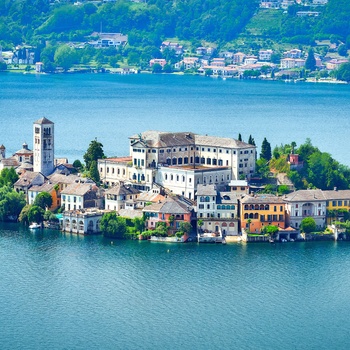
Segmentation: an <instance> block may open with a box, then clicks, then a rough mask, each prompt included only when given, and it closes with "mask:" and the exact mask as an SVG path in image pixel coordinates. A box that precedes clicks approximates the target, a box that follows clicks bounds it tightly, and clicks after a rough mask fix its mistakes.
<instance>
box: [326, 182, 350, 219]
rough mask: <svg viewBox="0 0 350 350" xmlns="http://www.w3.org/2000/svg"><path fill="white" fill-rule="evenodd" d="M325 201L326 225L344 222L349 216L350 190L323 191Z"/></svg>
mask: <svg viewBox="0 0 350 350" xmlns="http://www.w3.org/2000/svg"><path fill="white" fill-rule="evenodd" d="M323 195H324V196H325V198H326V201H327V223H328V224H331V223H332V222H333V221H346V220H348V219H349V216H350V190H340V191H338V190H337V188H334V190H329V191H323Z"/></svg>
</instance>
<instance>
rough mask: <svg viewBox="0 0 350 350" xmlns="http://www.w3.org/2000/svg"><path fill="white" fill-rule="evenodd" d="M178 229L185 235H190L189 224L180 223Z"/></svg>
mask: <svg viewBox="0 0 350 350" xmlns="http://www.w3.org/2000/svg"><path fill="white" fill-rule="evenodd" d="M179 228H180V231H182V232H184V233H187V234H190V233H191V231H192V226H191V224H190V223H189V222H186V221H183V222H180V225H179Z"/></svg>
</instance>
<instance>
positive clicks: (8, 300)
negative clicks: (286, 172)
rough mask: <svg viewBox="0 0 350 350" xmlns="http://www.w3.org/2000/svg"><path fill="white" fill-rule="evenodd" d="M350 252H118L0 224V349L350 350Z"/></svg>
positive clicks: (128, 247)
mask: <svg viewBox="0 0 350 350" xmlns="http://www.w3.org/2000/svg"><path fill="white" fill-rule="evenodd" d="M349 249H350V247H349V243H348V242H336V243H333V242H315V243H286V244H275V245H271V244H250V245H246V244H235V245H226V246H223V245H205V244H203V245H198V244H195V243H189V244H182V245H181V244H179V245H176V244H173V245H172V244H163V243H151V242H144V241H142V242H134V241H111V240H107V239H104V238H103V237H101V236H99V237H78V236H74V235H70V234H66V235H65V234H62V233H60V232H58V231H57V232H55V231H49V230H44V231H42V232H37V233H33V232H30V231H28V230H25V229H23V228H21V227H19V226H17V225H15V224H1V225H0V265H1V270H0V271H1V272H0V278H1V288H0V310H1V311H0V324H1V330H0V344H1V348H2V349H11V350H12V349H348V348H349V346H350V339H349V336H348V330H347V323H348V317H349V313H350V303H349V297H350V275H349V273H348V269H347V266H348V265H349V264H350V254H349Z"/></svg>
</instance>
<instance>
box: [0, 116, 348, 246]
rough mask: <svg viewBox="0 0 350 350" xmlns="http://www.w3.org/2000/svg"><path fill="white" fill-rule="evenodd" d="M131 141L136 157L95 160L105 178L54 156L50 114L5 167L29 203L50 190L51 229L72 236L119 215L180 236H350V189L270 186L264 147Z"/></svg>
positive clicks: (207, 140)
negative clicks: (260, 173)
mask: <svg viewBox="0 0 350 350" xmlns="http://www.w3.org/2000/svg"><path fill="white" fill-rule="evenodd" d="M95 142H96V141H95ZM125 142H129V147H130V152H129V154H128V155H126V156H124V157H112V158H102V159H98V160H97V161H96V165H97V171H98V177H99V179H100V181H99V183H97V182H95V181H93V180H91V179H90V178H88V177H84V176H82V174H80V173H79V169H76V168H75V167H74V166H73V165H72V164H70V163H68V159H65V158H63V159H62V158H60V159H57V158H55V133H54V123H53V122H52V121H50V120H48V119H47V118H41V119H39V120H37V121H35V122H34V124H33V150H31V149H30V148H29V147H28V145H27V144H26V143H24V144H23V147H22V149H20V150H19V151H17V152H16V153H15V154H13V155H12V156H10V157H6V148H5V146H4V145H1V146H0V171H3V169H12V171H13V169H15V171H16V173H17V175H18V177H19V178H18V180H17V181H16V182H14V184H13V188H14V190H15V191H16V192H17V193H23V194H24V196H25V200H26V202H27V205H33V204H34V203H36V199H37V198H39V197H40V196H42V194H46V195H48V194H49V196H50V197H51V200H50V207H49V208H48V207H46V208H45V209H46V211H50V212H52V213H57V214H55V215H53V217H54V218H55V220H51V218H52V215H51V216H50V219H48V220H46V222H45V223H44V224H45V227H55V228H59V229H61V230H62V231H64V232H68V233H72V234H98V233H101V231H103V228H101V222H102V221H103V218H104V217H105V216H106V215H110V214H111V213H112V214H113V215H115V216H116V217H119V218H125V220H127V221H129V222H131V221H132V220H138V223H141V225H140V224H139V225H138V227H137V230H136V231H135V234H134V235H133V236H132V238H133V239H136V238H137V239H149V240H153V241H165V242H181V243H182V242H186V241H198V242H216V243H228V242H239V241H246V242H252V241H256V242H258V241H270V242H277V241H279V242H287V241H297V240H305V239H313V238H314V236H318V237H323V238H324V237H328V238H329V237H330V238H331V239H346V234H345V230H341V229H340V228H339V227H338V226H337V225H335V224H334V223H335V222H337V221H344V218H347V217H348V215H349V212H350V190H337V188H334V189H333V190H326V191H325V190H320V189H307V190H297V191H295V190H294V186H293V184H292V183H291V182H290V181H288V179H286V177H283V176H277V177H276V183H277V184H279V185H282V184H283V185H284V186H288V189H289V191H288V192H289V193H286V194H283V195H273V194H267V193H261V189H263V187H264V184H262V183H259V179H256V178H255V177H254V174H255V167H256V159H257V149H256V146H255V145H252V144H249V143H246V142H243V141H239V140H235V139H231V138H223V137H216V136H208V135H198V134H195V133H193V132H164V131H144V132H141V133H139V134H135V135H132V136H130V137H129V140H125ZM288 162H289V165H290V167H291V168H294V169H298V168H300V167H302V166H303V164H302V162H301V161H300V160H299V156H298V154H295V153H293V152H292V153H291V154H290V156H289V160H288ZM38 196H39V197H38ZM22 211H23V210H22ZM305 219H307V220H310V219H311V220H312V221H313V222H314V227H313V231H318V233H320V232H322V234H318V235H313V234H312V232H310V231H309V230H307V229H304V228H305V227H306V226H307V225H304V224H305ZM31 224H33V223H31ZM36 224H37V225H38V227H39V226H41V223H36ZM303 225H304V227H303ZM104 230H106V228H105V226H104Z"/></svg>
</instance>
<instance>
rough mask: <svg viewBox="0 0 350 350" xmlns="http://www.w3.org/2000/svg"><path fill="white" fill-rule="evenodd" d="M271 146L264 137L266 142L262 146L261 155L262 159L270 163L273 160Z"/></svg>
mask: <svg viewBox="0 0 350 350" xmlns="http://www.w3.org/2000/svg"><path fill="white" fill-rule="evenodd" d="M271 157H272V155H271V145H270V143H269V142H268V141H267V140H266V137H264V140H263V142H262V145H261V153H260V158H263V159H266V160H267V161H269V160H270V159H271Z"/></svg>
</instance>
